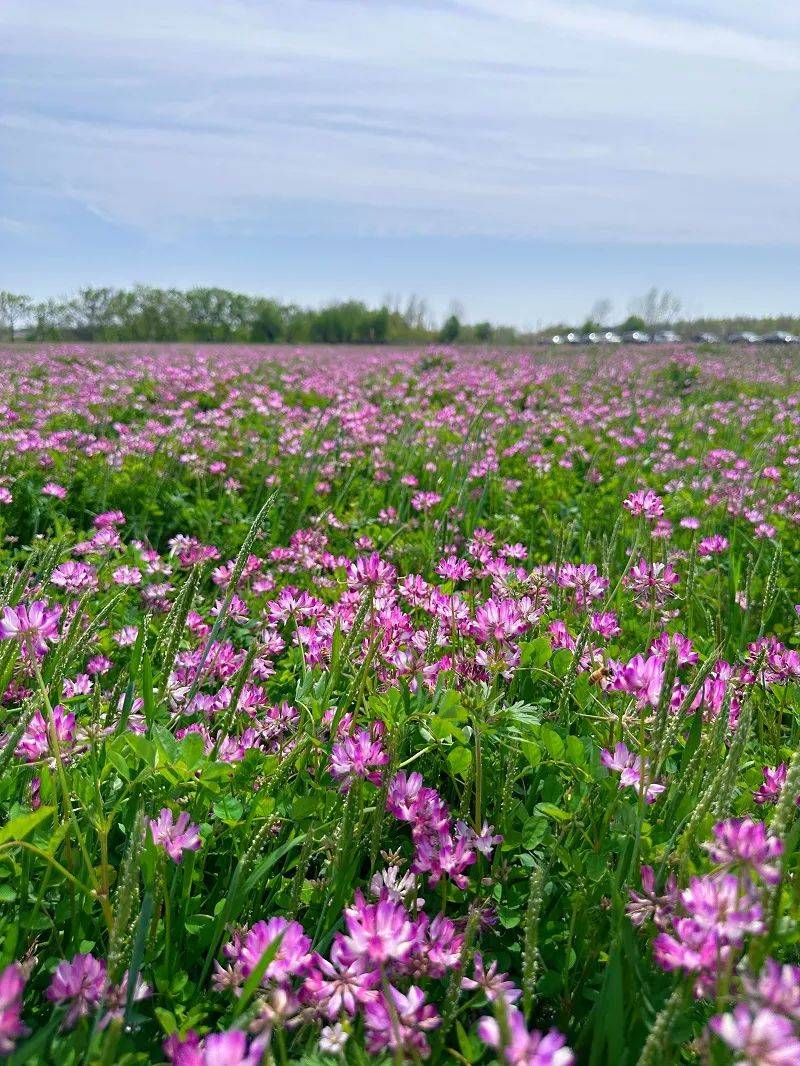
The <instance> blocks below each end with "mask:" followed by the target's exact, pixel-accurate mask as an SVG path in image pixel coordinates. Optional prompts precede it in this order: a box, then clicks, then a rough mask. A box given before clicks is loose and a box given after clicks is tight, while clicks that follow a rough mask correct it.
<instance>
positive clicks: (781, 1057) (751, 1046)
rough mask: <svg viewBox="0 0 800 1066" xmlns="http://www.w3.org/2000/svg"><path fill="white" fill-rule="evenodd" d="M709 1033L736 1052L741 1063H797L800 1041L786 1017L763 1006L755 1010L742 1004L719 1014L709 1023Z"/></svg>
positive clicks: (786, 1065) (785, 1065) (790, 1065)
mask: <svg viewBox="0 0 800 1066" xmlns="http://www.w3.org/2000/svg"><path fill="white" fill-rule="evenodd" d="M708 1025H709V1028H710V1029H711V1030H712V1032H714V1033H716V1034H717V1036H718V1037H719V1038H720V1039H721V1040H723V1041H724V1042H725V1043H726V1044H727V1045H728V1047H729V1048H733V1050H734V1051H735V1052H737V1053H738V1054H737V1058H736V1063H737V1064H742V1066H796V1064H797V1063H798V1062H800V1041H799V1040H798V1039H797V1037H796V1036H795V1033H794V1029H793V1027H792V1023H791V1022H790V1021H789V1020H788V1018H783V1017H782V1016H781V1015H780V1014H776V1013H775V1012H774V1011H771V1010H769V1009H768V1008H764V1009H762V1010H756V1011H754V1010H753V1009H752V1008H751V1007H749V1006H747V1005H746V1004H744V1003H740V1004H738V1006H736V1007H734V1008H733V1011H732V1012H731V1013H730V1014H718V1015H716V1016H715V1017H714V1018H712V1019H711V1021H710V1022H709V1023H708Z"/></svg>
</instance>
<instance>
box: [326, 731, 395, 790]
mask: <svg viewBox="0 0 800 1066" xmlns="http://www.w3.org/2000/svg"><path fill="white" fill-rule="evenodd" d="M381 732H382V730H380V729H379V728H377V726H376V725H373V727H372V730H369V729H359V730H358V731H357V732H356V733H354V734H352V735H351V736H347V737H345V738H344V740H342V741H340V742H339V743H338V744H334V745H333V749H332V751H331V761H330V767H329V768H330V772H331V774H332V775H333V776H334V777H335V778H337V780H339V781H341V782H342V789H343V791H345V792H346V791H347V789H349V787H350V785H351V784H352V783H353V780H354V779H355V778H357V777H360V778H362V779H363V780H365V781H371V782H372V783H373V784H374V785H379V784H380V783H381V771H380V768H381V767H382V766H385V765H386V764H387V763H388V761H389V756H388V755H387V754H386V752H385V751H384V750H383V745H382V744H381Z"/></svg>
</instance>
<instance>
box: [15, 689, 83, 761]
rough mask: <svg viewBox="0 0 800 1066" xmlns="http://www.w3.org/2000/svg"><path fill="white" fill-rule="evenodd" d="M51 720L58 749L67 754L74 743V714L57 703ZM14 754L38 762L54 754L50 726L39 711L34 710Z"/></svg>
mask: <svg viewBox="0 0 800 1066" xmlns="http://www.w3.org/2000/svg"><path fill="white" fill-rule="evenodd" d="M53 722H54V724H55V735H56V740H57V741H58V746H59V749H60V750H61V753H62V755H63V754H69V751H70V749H71V748H72V747H73V745H74V743H75V715H74V713H73V712H71V711H67V709H66V707H62V706H61V704H60V703H59V704H58V705H57V706H55V707H54V708H53ZM15 754H16V755H17V756H19V758H21V759H24V760H25V761H26V762H38V760H39V759H43V758H46V757H47V756H49V755H53V754H55V753H54V752H53V751H52V750H51V738H50V728H49V726H48V723H47V722H46V721H45V719H44V717H43V715H42V712H41V711H34V713H33V716H32V717H31V719H30V721H29V722H28V725H27V727H26V729H25V732H24V733H23V734H22V736H21V737H20V739H19V743H18V744H17V747H16V750H15Z"/></svg>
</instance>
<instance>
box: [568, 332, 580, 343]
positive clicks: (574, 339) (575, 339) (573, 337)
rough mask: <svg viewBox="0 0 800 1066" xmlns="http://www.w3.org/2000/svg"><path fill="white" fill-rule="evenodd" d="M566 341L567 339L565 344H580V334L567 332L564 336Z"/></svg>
mask: <svg viewBox="0 0 800 1066" xmlns="http://www.w3.org/2000/svg"><path fill="white" fill-rule="evenodd" d="M566 341H567V344H580V343H581V335H580V333H568V334H567V336H566Z"/></svg>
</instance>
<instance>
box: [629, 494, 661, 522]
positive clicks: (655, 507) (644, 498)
mask: <svg viewBox="0 0 800 1066" xmlns="http://www.w3.org/2000/svg"><path fill="white" fill-rule="evenodd" d="M622 506H623V507H625V508H626V509H627V510H628V511H630V513H631V514H632V515H633V517H634V518H636V517H638V516H639V515H644V517H645V518H646V519H647V521H648V522H655V520H656V519H657V518H660V517H661V516H662V515H663V513H664V504H663V503H662V500H661V497H660V496H657V495H656V494H655V493H654V492H653V490H652V489H639V490H638V492H632V493H631V494H630V496H628V498H627V499H626V500H625V501H624V503H623V504H622Z"/></svg>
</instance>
